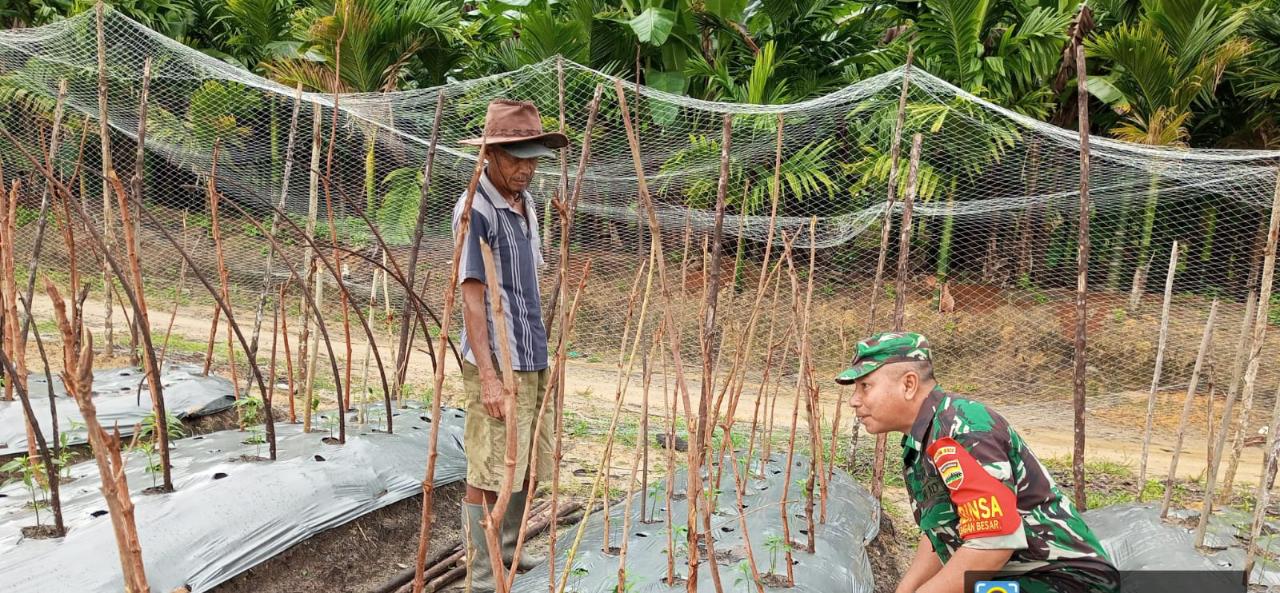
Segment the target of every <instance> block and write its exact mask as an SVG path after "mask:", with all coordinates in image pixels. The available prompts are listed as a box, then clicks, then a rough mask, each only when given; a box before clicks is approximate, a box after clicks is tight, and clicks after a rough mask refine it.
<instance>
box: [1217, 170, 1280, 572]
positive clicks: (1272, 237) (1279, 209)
mask: <svg viewBox="0 0 1280 593" xmlns="http://www.w3.org/2000/svg"><path fill="white" fill-rule="evenodd" d="M1278 241H1280V172H1277V174H1276V189H1275V197H1274V198H1273V199H1272V203H1271V224H1270V226H1269V227H1268V228H1267V251H1266V257H1265V259H1263V263H1262V289H1261V292H1260V293H1259V294H1258V307H1257V313H1256V319H1254V321H1253V342H1252V345H1253V347H1252V350H1251V352H1250V353H1249V368H1248V370H1246V371H1245V375H1244V401H1245V404H1244V409H1243V410H1242V411H1241V415H1242V419H1241V424H1240V434H1241V436H1243V433H1244V430H1245V428H1246V427H1248V425H1249V407H1250V404H1251V403H1252V401H1253V388H1254V381H1255V380H1256V379H1257V377H1258V368H1259V366H1260V365H1261V363H1262V342H1263V340H1264V339H1265V338H1266V332H1267V314H1266V311H1267V309H1265V308H1264V307H1267V306H1268V304H1269V303H1270V302H1271V283H1272V281H1273V280H1274V279H1275V268H1276V243H1277V242H1278ZM1276 401H1277V402H1280V397H1278V398H1276ZM1276 412H1277V413H1275V414H1274V418H1273V419H1272V422H1271V429H1270V431H1269V432H1268V435H1269V436H1270V440H1271V443H1270V445H1269V446H1268V447H1267V451H1266V454H1265V455H1264V461H1265V463H1264V464H1263V465H1264V466H1265V467H1264V469H1263V475H1262V476H1260V477H1259V480H1258V489H1257V492H1256V494H1255V497H1256V498H1255V500H1257V505H1256V506H1255V507H1254V509H1255V510H1254V514H1253V527H1252V528H1251V529H1250V531H1249V550H1248V554H1247V555H1246V556H1245V564H1244V573H1245V574H1246V575H1248V574H1250V573H1251V572H1252V570H1253V561H1254V556H1255V555H1256V554H1257V543H1258V536H1259V535H1260V534H1261V533H1262V522H1263V520H1264V519H1265V518H1266V512H1267V506H1268V504H1269V502H1270V498H1271V482H1272V480H1273V479H1274V478H1275V475H1276V457H1277V455H1276V454H1277V448H1278V447H1280V441H1277V440H1276V436H1277V434H1280V428H1277V426H1276V425H1277V424H1280V405H1277V406H1276ZM1239 451H1240V449H1239V448H1237V449H1236V450H1235V451H1232V462H1233V463H1232V467H1231V470H1234V468H1235V462H1238V461H1239V459H1240V456H1239ZM1232 473H1234V471H1232ZM1226 483H1229V482H1224V484H1226Z"/></svg>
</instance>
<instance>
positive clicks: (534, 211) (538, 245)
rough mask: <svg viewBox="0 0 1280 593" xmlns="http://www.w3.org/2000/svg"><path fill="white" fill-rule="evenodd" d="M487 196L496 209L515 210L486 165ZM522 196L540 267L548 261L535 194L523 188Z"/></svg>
mask: <svg viewBox="0 0 1280 593" xmlns="http://www.w3.org/2000/svg"><path fill="white" fill-rule="evenodd" d="M479 189H480V190H481V191H482V192H483V193H484V194H485V195H486V196H488V197H489V202H490V204H492V205H493V207H494V208H496V209H501V210H509V211H511V212H515V210H513V209H512V208H511V204H508V203H507V200H506V198H504V197H502V192H499V191H498V188H497V186H495V185H493V181H491V180H490V179H489V168H488V167H485V169H484V172H483V173H481V174H480V188H479ZM520 197H521V198H523V203H524V212H525V220H526V221H527V223H528V224H527V225H526V226H525V228H526V230H527V231H528V232H529V239H530V241H531V242H532V244H533V263H534V265H536V266H538V267H542V266H544V265H546V261H545V260H543V258H542V236H541V234H540V233H539V229H538V208H537V207H536V206H535V205H534V203H533V194H530V193H529V190H527V189H526V190H521V192H520Z"/></svg>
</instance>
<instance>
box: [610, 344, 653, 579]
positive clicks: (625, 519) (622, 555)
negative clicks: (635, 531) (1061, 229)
mask: <svg viewBox="0 0 1280 593" xmlns="http://www.w3.org/2000/svg"><path fill="white" fill-rule="evenodd" d="M637 333H638V331H637ZM654 338H655V339H654V340H653V344H652V345H650V346H649V351H648V352H646V353H645V354H644V360H643V361H641V363H640V367H641V369H642V370H641V373H642V374H643V375H644V378H643V379H642V381H641V382H642V387H641V389H642V390H643V392H644V400H645V405H646V407H647V406H648V401H649V386H650V385H651V382H652V380H653V372H652V371H653V369H652V368H651V367H650V365H649V357H650V355H652V354H653V351H654V350H657V351H658V352H661V351H662V350H661V348H660V347H661V345H662V340H661V337H660V336H659V335H658V333H657V332H655V335H654ZM640 434H641V435H647V433H646V432H644V431H641V432H640ZM642 440H644V441H648V437H647V436H645V437H643V438H642ZM634 449H635V450H634V451H633V452H632V454H631V469H630V472H629V473H628V475H627V501H626V502H625V503H624V504H623V505H622V537H621V538H620V539H621V540H622V541H621V546H620V548H619V550H618V590H619V591H626V590H627V548H628V547H629V546H628V544H629V543H630V540H631V503H632V502H633V501H634V500H635V498H636V482H637V480H636V469H637V467H638V466H639V465H640V453H641V449H640V447H635V448H634ZM647 494H648V493H647V492H646V491H645V490H644V489H641V490H640V501H641V503H642V504H643V502H644V499H645V497H646V496H647ZM606 512H607V511H606ZM640 518H641V520H642V521H643V519H644V508H643V507H641V510H640Z"/></svg>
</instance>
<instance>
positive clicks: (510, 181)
mask: <svg viewBox="0 0 1280 593" xmlns="http://www.w3.org/2000/svg"><path fill="white" fill-rule="evenodd" d="M491 148H492V152H491V153H490V154H489V180H490V181H493V183H494V184H495V185H497V186H498V189H505V190H507V191H510V192H519V191H524V190H526V189H528V188H529V182H530V181H533V173H534V171H535V170H537V168H538V158H537V157H534V158H530V159H522V158H519V157H515V156H512V155H511V153H509V152H507V151H505V150H502V147H501V146H492V147H491Z"/></svg>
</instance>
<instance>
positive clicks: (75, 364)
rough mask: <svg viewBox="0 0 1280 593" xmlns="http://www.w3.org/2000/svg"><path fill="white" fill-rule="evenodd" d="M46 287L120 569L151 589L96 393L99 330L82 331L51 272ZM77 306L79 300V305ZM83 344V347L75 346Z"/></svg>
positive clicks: (136, 587) (130, 586) (141, 591)
mask: <svg viewBox="0 0 1280 593" xmlns="http://www.w3.org/2000/svg"><path fill="white" fill-rule="evenodd" d="M45 290H46V292H48V294H49V298H50V299H52V300H53V311H54V317H55V318H56V319H57V322H58V328H59V330H60V331H61V332H62V347H63V351H62V360H63V370H62V382H63V385H64V387H65V388H66V390H67V393H68V394H70V395H71V397H72V398H73V399H74V400H75V402H76V404H77V405H78V406H79V408H80V413H81V416H83V418H84V423H85V427H86V429H87V430H88V433H89V442H90V444H91V446H90V450H91V451H92V452H93V456H94V460H95V461H96V462H97V464H98V473H99V474H101V476H102V486H101V490H102V496H103V498H104V499H105V500H106V503H107V510H108V512H107V515H108V516H109V517H110V519H111V526H112V531H113V533H114V534H115V538H116V549H117V551H118V552H119V555H120V569H121V572H122V573H123V575H124V585H125V591H126V592H127V593H149V591H150V588H149V587H148V585H147V577H146V573H145V570H144V568H143V564H142V546H141V544H139V542H138V530H137V527H136V525H135V523H134V518H133V502H132V501H131V500H130V499H129V485H128V482H127V477H126V474H125V472H124V464H123V463H122V462H121V459H120V445H119V439H118V438H116V439H112V438H111V437H110V436H109V435H107V431H105V430H103V429H102V425H101V424H100V423H99V422H98V413H97V409H96V407H95V406H94V403H93V398H92V397H91V395H92V393H93V335H92V334H91V333H90V332H89V329H88V328H87V327H83V326H81V328H80V332H79V335H80V337H79V338H77V337H76V334H77V332H76V331H75V330H73V329H72V327H71V322H70V321H69V320H68V319H67V314H66V304H65V303H64V302H63V300H62V295H60V294H58V289H57V288H56V287H54V285H53V283H52V282H50V281H49V280H48V279H47V278H46V279H45ZM73 306H74V305H73ZM76 343H79V344H80V350H79V351H78V352H77V351H76V350H74V349H73V348H72V346H73V345H74V344H76Z"/></svg>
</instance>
